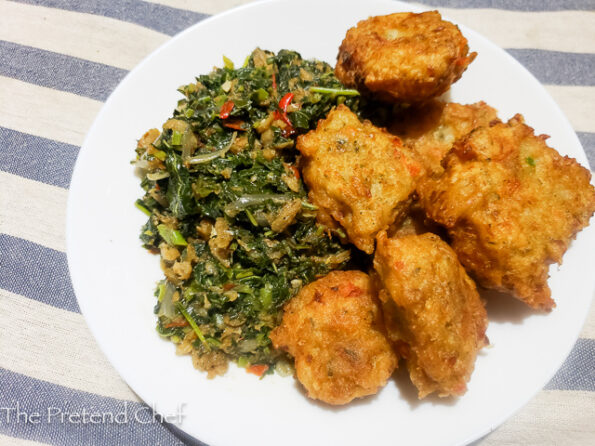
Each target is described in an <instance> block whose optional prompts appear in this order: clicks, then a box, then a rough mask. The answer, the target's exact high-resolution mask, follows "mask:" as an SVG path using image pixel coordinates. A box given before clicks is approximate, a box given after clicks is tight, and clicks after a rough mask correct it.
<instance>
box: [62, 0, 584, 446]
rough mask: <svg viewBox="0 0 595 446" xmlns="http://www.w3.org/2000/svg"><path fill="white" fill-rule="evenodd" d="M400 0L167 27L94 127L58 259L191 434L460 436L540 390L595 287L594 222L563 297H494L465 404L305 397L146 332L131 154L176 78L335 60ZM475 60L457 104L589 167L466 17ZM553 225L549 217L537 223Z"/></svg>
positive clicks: (527, 84)
mask: <svg viewBox="0 0 595 446" xmlns="http://www.w3.org/2000/svg"><path fill="white" fill-rule="evenodd" d="M413 9H414V8H413V6H411V5H407V4H403V3H399V2H394V1H386V0H385V1H381V0H374V1H370V0H368V1H365V2H364V1H345V0H332V1H320V0H302V1H299V2H291V1H279V2H264V3H256V4H252V5H249V6H245V7H241V8H238V9H235V10H231V11H229V12H227V13H224V14H221V15H218V16H215V17H212V18H210V19H208V20H205V21H203V22H201V23H199V24H197V25H195V26H193V27H191V28H190V29H188V30H186V31H184V32H183V33H181V34H179V35H178V36H176V37H174V38H173V39H172V40H170V41H169V42H168V43H166V44H165V45H163V46H162V47H161V48H159V49H158V50H156V51H155V52H154V53H153V54H151V55H150V56H149V57H148V58H147V59H145V60H144V61H143V62H142V63H141V64H140V65H139V66H138V67H136V68H135V69H134V70H133V71H131V72H130V73H129V74H128V76H126V78H125V79H124V80H123V81H122V83H121V84H120V85H119V86H118V88H117V89H116V90H115V91H114V93H113V94H112V95H111V96H110V98H109V99H108V101H107V102H106V104H105V105H104V107H103V109H102V110H101V112H100V113H99V115H98V117H97V119H96V120H95V123H94V124H93V126H92V128H91V130H90V131H89V134H88V135H87V138H86V140H85V143H84V144H83V147H82V149H81V151H80V155H79V157H78V160H77V163H76V167H75V170H74V174H73V178H72V184H71V188H70V196H69V202H68V216H67V245H68V263H69V267H70V272H71V277H72V282H73V285H74V290H75V292H76V295H77V298H78V301H79V304H80V307H81V310H82V311H83V314H84V315H85V318H86V320H87V323H88V324H89V327H90V329H91V331H92V333H93V334H94V336H95V337H96V338H97V342H98V343H99V345H100V347H101V348H102V350H103V351H104V353H105V354H106V356H107V357H108V359H109V360H110V361H111V362H112V364H113V365H114V367H115V368H116V369H117V370H118V372H119V373H120V374H121V375H122V377H123V378H124V379H125V380H126V382H127V383H128V384H129V385H130V387H132V389H133V390H134V391H135V392H136V393H137V394H138V395H139V396H140V397H141V398H142V399H143V400H144V401H145V402H146V403H148V404H150V405H154V406H155V407H156V408H157V410H158V411H159V412H161V413H162V414H164V415H168V414H173V413H175V411H176V408H177V407H178V406H179V405H180V404H182V403H183V404H184V405H185V406H184V412H185V417H184V421H183V422H182V423H181V424H179V425H178V427H180V428H181V429H182V430H184V431H185V432H187V433H188V434H190V435H192V436H194V437H196V438H198V439H200V440H201V441H203V442H206V443H208V444H213V445H215V444H216V445H237V444H240V443H241V444H242V445H244V446H248V445H257V444H258V445H269V444H278V443H283V444H284V445H286V446H289V445H303V444H341V445H343V446H348V445H362V444H373V445H376V446H380V445H389V444H406V445H418V444H419V445H461V444H466V443H468V442H470V441H473V440H474V439H477V438H479V437H480V436H482V435H484V434H486V433H488V432H490V431H491V430H493V429H494V428H496V427H497V426H498V425H499V424H500V423H502V422H503V421H504V420H505V419H506V418H507V417H509V416H510V415H512V414H513V413H514V412H515V411H516V410H518V409H519V408H520V407H521V406H523V404H525V403H526V402H527V401H528V400H529V399H530V398H531V397H532V396H533V395H534V394H535V393H536V392H537V391H539V390H540V389H541V388H542V387H543V386H544V385H545V384H546V383H547V382H548V380H549V379H550V378H551V377H552V376H553V374H554V373H555V371H556V370H557V369H558V368H559V367H560V365H561V364H562V362H563V360H564V359H565V357H566V356H567V354H568V353H569V351H570V349H571V347H572V345H573V344H574V342H575V340H576V338H577V336H578V333H579V330H580V328H581V326H582V324H583V322H584V319H585V317H586V314H587V311H588V308H589V305H590V302H591V298H592V296H593V291H594V289H595V283H594V278H593V275H592V271H590V270H589V268H590V266H591V268H592V265H593V252H594V251H595V249H594V248H595V231H594V228H593V227H591V228H588V229H586V230H584V231H583V232H582V233H580V234H579V236H578V238H577V240H576V241H575V242H574V243H573V244H572V247H571V249H570V250H569V251H568V252H567V254H566V256H565V257H564V264H563V265H562V266H561V267H560V268H558V267H552V270H551V271H552V275H551V278H550V281H549V283H550V286H551V288H552V291H553V296H554V298H555V300H556V302H557V304H558V307H557V308H556V309H555V310H554V311H553V312H552V313H551V314H547V315H538V314H534V313H533V312H531V311H529V310H528V309H527V308H526V307H524V306H523V305H522V304H520V303H518V302H516V301H515V300H513V299H512V298H509V297H504V298H499V299H490V300H489V302H488V312H489V317H490V326H489V329H488V336H489V338H490V340H491V343H492V346H491V348H488V349H485V350H484V351H483V352H482V353H481V354H480V356H479V358H478V360H477V364H476V367H475V372H474V373H473V376H472V379H471V382H470V384H469V391H468V392H467V394H466V395H465V396H463V397H462V398H459V399H456V400H452V399H447V400H438V399H432V398H429V399H427V400H424V401H421V402H418V401H417V399H416V397H415V390H414V389H413V387H412V385H411V384H410V383H409V382H408V380H407V379H406V377H404V376H402V375H403V373H402V371H401V372H398V373H397V377H396V379H392V380H390V382H389V383H388V385H387V386H386V387H385V388H384V389H383V390H382V391H381V392H380V393H379V394H378V395H376V396H374V397H370V398H366V399H363V400H361V401H358V402H356V403H354V404H350V405H348V406H346V407H342V408H330V407H327V406H325V405H322V404H317V403H315V402H312V401H310V400H308V399H307V398H306V397H305V396H304V395H303V394H302V392H301V390H300V387H299V386H298V385H297V384H296V382H295V381H294V379H293V378H290V377H288V378H282V377H279V376H268V377H266V378H265V379H263V380H259V379H257V378H256V377H255V376H254V375H249V374H247V373H245V371H244V370H243V369H238V368H236V367H235V366H232V367H231V369H230V371H229V372H228V373H227V375H225V376H224V377H222V378H217V379H214V380H207V379H206V376H205V375H204V374H202V373H200V372H198V371H196V370H195V369H194V368H193V367H192V364H191V360H190V358H189V357H187V356H186V357H178V356H176V355H175V354H174V345H173V344H171V343H170V342H167V341H163V340H162V339H160V338H159V336H158V335H157V333H156V332H155V316H154V314H153V306H154V304H155V298H154V297H153V290H154V286H155V283H156V282H157V281H158V280H159V279H160V278H161V277H162V273H161V271H160V269H159V265H158V258H157V256H152V255H150V254H148V253H147V252H146V251H145V250H144V249H143V248H142V247H141V243H140V241H139V239H138V235H139V229H140V227H141V225H142V224H143V223H144V222H145V216H144V215H143V214H142V213H140V212H139V211H138V210H137V209H135V207H134V206H133V203H134V201H135V199H136V198H138V197H139V196H141V193H142V191H141V189H140V186H139V179H138V178H137V177H136V176H135V175H134V172H133V168H132V166H131V165H130V160H131V159H133V157H134V148H135V144H136V140H137V139H138V138H140V136H141V135H142V134H143V133H144V132H145V131H146V130H147V129H149V128H152V127H160V126H161V124H162V123H163V122H164V121H165V120H166V119H167V118H168V117H169V116H170V115H171V113H172V111H173V109H174V107H175V105H176V102H177V100H178V99H180V95H179V93H177V92H176V88H177V87H178V86H180V85H183V84H186V83H189V82H192V81H193V79H194V76H195V75H198V74H202V73H208V72H209V71H210V70H211V68H212V67H213V66H214V65H218V66H221V64H222V55H223V54H225V55H226V56H227V57H230V58H231V59H232V60H234V61H236V63H240V64H241V62H242V61H243V60H244V58H245V56H246V55H247V54H249V53H250V52H251V51H252V50H253V49H254V48H255V47H257V46H260V47H262V48H265V49H270V50H274V51H278V50H280V49H282V48H288V49H293V50H297V51H299V52H300V53H301V54H302V55H303V56H304V57H306V58H318V59H321V60H324V61H327V62H329V63H331V64H334V62H335V58H336V55H337V49H338V47H339V44H340V42H341V40H342V39H343V37H344V35H345V32H346V31H347V29H348V28H349V27H351V26H353V25H354V24H355V23H356V22H357V21H358V20H360V19H364V18H367V17H368V16H370V15H377V14H386V13H390V12H397V11H407V10H413ZM461 29H462V31H463V33H464V35H465V36H466V37H467V38H468V39H469V42H470V47H471V49H472V50H473V51H477V52H478V53H479V56H478V57H477V59H476V60H475V61H474V62H473V63H472V64H471V66H470V67H469V69H468V70H467V71H466V72H465V74H464V75H463V78H462V79H461V80H460V81H459V82H457V83H456V84H455V85H454V86H453V88H452V90H451V95H450V96H451V100H453V101H456V102H461V103H470V102H475V101H479V100H485V101H486V102H487V103H488V104H490V105H492V106H494V107H496V108H497V109H498V110H499V112H500V117H501V118H503V119H508V118H509V117H511V116H512V115H513V114H514V113H517V112H520V113H523V114H524V115H525V117H526V120H527V122H528V123H529V124H530V125H532V126H533V127H535V129H536V132H537V133H547V134H549V135H551V139H550V140H549V144H550V145H551V146H553V147H555V148H556V149H557V150H558V151H560V152H561V153H562V154H566V155H570V156H572V157H574V158H576V159H577V160H578V161H579V162H581V163H583V164H585V165H586V163H587V161H586V157H585V154H584V152H583V150H582V148H581V146H580V143H579V141H578V139H577V137H576V135H575V133H574V131H573V130H572V128H571V127H570V124H569V123H568V121H567V119H566V118H565V117H564V116H563V114H562V113H561V111H560V109H559V108H558V107H557V106H556V104H555V103H554V102H553V100H552V99H551V98H550V96H549V95H548V94H547V93H546V91H545V90H544V88H543V87H542V86H541V85H540V84H539V82H538V81H537V80H536V79H535V78H533V77H532V76H531V75H530V74H529V73H528V72H527V71H526V70H525V69H524V68H523V67H522V66H521V65H520V64H518V63H517V62H516V61H515V60H514V59H513V58H512V57H510V56H509V55H508V54H507V53H505V52H504V51H503V50H502V49H500V48H498V47H496V46H495V45H493V44H492V43H490V42H488V41H487V40H486V39H484V38H483V37H481V36H480V35H479V34H477V33H475V32H473V31H471V30H469V29H467V28H465V27H462V26H461ZM544 224H547V222H544Z"/></svg>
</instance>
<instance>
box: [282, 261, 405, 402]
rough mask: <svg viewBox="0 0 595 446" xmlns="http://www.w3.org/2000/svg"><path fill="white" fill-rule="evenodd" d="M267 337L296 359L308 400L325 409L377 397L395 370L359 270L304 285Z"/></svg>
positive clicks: (378, 312) (378, 315) (371, 292)
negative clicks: (323, 403)
mask: <svg viewBox="0 0 595 446" xmlns="http://www.w3.org/2000/svg"><path fill="white" fill-rule="evenodd" d="M270 337H271V340H272V341H273V345H274V346H275V348H279V349H283V350H285V351H287V352H289V354H290V355H291V356H293V357H294V358H295V370H296V374H297V378H298V380H299V381H300V382H301V383H302V384H303V386H304V387H305V388H306V390H307V392H308V396H309V397H310V398H313V399H318V400H321V401H324V402H326V403H329V404H347V403H348V402H350V401H351V400H353V399H354V398H359V397H362V396H366V395H372V394H374V393H376V392H378V389H379V388H380V387H382V386H384V385H385V384H386V381H387V379H388V378H389V377H390V376H391V374H392V373H393V371H394V369H395V367H396V365H397V359H396V357H395V354H394V352H393V350H392V347H391V345H390V344H389V342H388V340H387V339H386V337H385V335H384V327H383V321H382V313H381V310H380V303H379V302H378V300H377V297H376V291H375V289H374V288H373V285H372V281H371V279H370V277H368V275H366V274H365V273H363V272H361V271H334V272H331V273H330V274H329V275H327V276H326V277H323V278H322V279H318V280H316V281H315V282H312V283H310V284H309V285H307V286H305V287H304V288H303V289H302V290H301V291H300V292H299V293H298V294H297V296H295V297H294V298H293V299H292V300H290V301H289V303H288V304H287V305H286V306H285V312H284V315H283V321H282V323H281V325H280V326H279V327H277V328H276V329H275V330H273V331H272V332H271V335H270Z"/></svg>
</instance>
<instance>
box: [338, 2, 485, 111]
mask: <svg viewBox="0 0 595 446" xmlns="http://www.w3.org/2000/svg"><path fill="white" fill-rule="evenodd" d="M475 56H476V53H471V54H469V47H468V45H467V39H465V37H463V35H462V34H461V32H460V31H459V28H458V27H457V26H456V25H453V24H452V23H450V22H447V21H445V20H442V17H441V16H440V14H439V13H438V11H429V12H423V13H421V14H414V13H411V12H404V13H397V14H390V15H385V16H376V17H370V18H369V19H367V20H362V21H361V22H359V23H358V24H357V26H356V27H354V28H351V29H349V30H348V31H347V35H346V36H345V39H344V40H343V43H342V44H341V47H340V48H339V55H338V56H337V65H336V67H335V74H336V75H337V77H338V78H339V80H340V81H341V82H343V83H344V84H345V85H347V86H349V87H354V88H358V89H360V90H361V91H363V92H368V93H370V94H372V95H374V96H375V97H377V98H378V99H381V100H386V101H389V102H392V101H397V102H408V103H414V102H422V101H426V100H428V99H431V98H433V97H436V96H439V95H441V94H442V93H444V92H445V91H447V90H448V89H449V88H450V85H451V84H452V83H454V82H456V81H457V80H458V79H459V78H460V77H461V75H462V74H463V72H464V71H465V69H466V68H467V65H469V64H470V63H471V61H472V60H473V59H474V58H475Z"/></svg>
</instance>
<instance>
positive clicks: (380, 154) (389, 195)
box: [297, 105, 422, 254]
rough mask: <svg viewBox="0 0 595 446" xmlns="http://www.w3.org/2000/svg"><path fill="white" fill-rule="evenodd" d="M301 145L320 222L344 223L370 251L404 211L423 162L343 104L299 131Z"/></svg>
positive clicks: (357, 242)
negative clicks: (312, 126) (311, 127)
mask: <svg viewBox="0 0 595 446" xmlns="http://www.w3.org/2000/svg"><path fill="white" fill-rule="evenodd" d="M297 148H298V149H299V151H300V152H301V153H302V154H303V155H304V158H303V160H304V167H303V172H302V174H303V177H304V181H305V182H306V184H307V185H308V187H309V188H310V192H309V197H310V200H311V201H312V202H313V203H314V204H315V205H317V206H318V207H319V208H320V209H319V211H318V220H319V222H320V223H322V224H325V225H326V226H329V227H331V228H333V227H336V226H337V223H338V224H340V225H341V226H342V227H343V228H344V229H345V231H346V233H347V236H348V238H349V240H350V241H351V242H352V243H353V244H355V246H357V247H358V248H359V249H361V250H362V251H365V252H367V253H368V254H371V253H372V252H373V251H374V237H375V236H376V234H377V233H378V231H380V230H382V229H385V228H387V227H388V226H389V225H390V224H392V223H393V222H394V221H395V219H400V218H402V217H403V216H404V214H405V212H406V210H407V207H408V205H409V203H410V195H411V194H412V193H413V191H414V189H415V185H416V180H417V178H419V177H420V176H421V173H422V172H421V164H420V163H419V162H418V161H417V160H416V159H414V158H413V153H412V152H411V151H410V150H409V149H406V148H404V147H403V145H402V143H401V140H400V139H399V138H397V137H396V136H392V135H390V134H389V133H388V132H386V131H385V130H384V129H379V128H377V127H374V126H373V125H372V124H371V123H370V122H368V121H364V122H363V123H362V122H360V121H359V119H358V118H357V116H356V115H355V114H354V113H353V112H351V111H350V110H349V109H348V108H347V107H345V106H343V105H340V106H338V107H337V108H336V109H335V110H333V111H331V112H330V113H329V115H328V117H327V118H326V119H325V120H321V121H319V123H318V127H317V128H316V130H314V131H311V132H309V133H307V134H306V135H303V136H300V137H299V138H298V142H297Z"/></svg>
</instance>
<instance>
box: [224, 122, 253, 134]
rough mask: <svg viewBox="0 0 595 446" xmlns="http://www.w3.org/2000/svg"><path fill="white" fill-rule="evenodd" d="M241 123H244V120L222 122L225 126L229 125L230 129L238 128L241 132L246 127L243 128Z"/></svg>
mask: <svg viewBox="0 0 595 446" xmlns="http://www.w3.org/2000/svg"><path fill="white" fill-rule="evenodd" d="M242 124H244V121H240V120H237V121H227V122H224V123H223V125H224V126H225V127H229V128H230V129H234V130H240V131H242V132H245V131H247V130H248V129H245V128H244V127H242Z"/></svg>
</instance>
